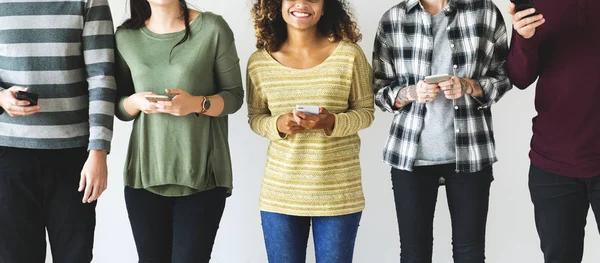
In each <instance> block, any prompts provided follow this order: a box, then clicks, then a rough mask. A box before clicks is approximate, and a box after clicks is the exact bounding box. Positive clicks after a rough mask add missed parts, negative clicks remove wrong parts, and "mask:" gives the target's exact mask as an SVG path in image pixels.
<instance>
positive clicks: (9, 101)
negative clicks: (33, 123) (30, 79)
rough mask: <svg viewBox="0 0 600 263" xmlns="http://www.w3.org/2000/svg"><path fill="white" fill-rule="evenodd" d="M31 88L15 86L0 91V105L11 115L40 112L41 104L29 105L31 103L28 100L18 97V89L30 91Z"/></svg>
mask: <svg viewBox="0 0 600 263" xmlns="http://www.w3.org/2000/svg"><path fill="white" fill-rule="evenodd" d="M28 90H29V88H25V87H19V86H13V87H11V88H9V89H4V90H2V91H0V107H2V108H3V109H4V111H6V113H8V115H10V116H11V117H15V116H27V115H31V114H34V113H38V112H40V106H39V105H36V106H28V105H29V104H30V103H29V101H26V100H18V99H17V98H16V94H17V91H28Z"/></svg>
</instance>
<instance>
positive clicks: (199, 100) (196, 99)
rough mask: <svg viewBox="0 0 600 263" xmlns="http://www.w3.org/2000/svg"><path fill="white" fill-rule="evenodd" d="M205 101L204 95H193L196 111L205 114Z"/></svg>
mask: <svg viewBox="0 0 600 263" xmlns="http://www.w3.org/2000/svg"><path fill="white" fill-rule="evenodd" d="M203 101H204V97H203V96H194V97H193V103H194V108H193V110H194V113H196V114H203V113H204V112H203V109H204V107H203V105H202V102H203Z"/></svg>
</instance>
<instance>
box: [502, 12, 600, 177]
mask: <svg viewBox="0 0 600 263" xmlns="http://www.w3.org/2000/svg"><path fill="white" fill-rule="evenodd" d="M533 2H534V4H535V5H536V7H537V10H538V12H540V13H541V14H543V15H544V18H545V19H546V23H545V24H544V25H542V26H541V27H539V28H538V30H537V32H536V34H535V35H534V37H533V38H531V39H524V38H522V37H521V36H520V35H518V34H517V33H516V32H514V30H513V38H512V45H511V50H510V53H509V56H508V61H507V62H508V76H509V77H510V79H511V81H512V83H513V84H514V85H515V86H517V88H520V89H525V88H527V87H528V86H529V85H531V84H532V83H533V82H534V81H535V80H536V78H538V77H539V80H538V83H537V90H536V95H535V108H536V110H537V113H538V115H537V117H535V118H533V138H532V141H531V151H530V153H529V157H530V158H531V161H532V163H533V164H534V165H535V166H537V167H539V168H541V169H543V170H546V171H548V172H552V173H555V174H559V175H564V176H569V177H578V178H585V177H592V176H598V175H600V0H572V1H565V0H537V1H536V0H533Z"/></svg>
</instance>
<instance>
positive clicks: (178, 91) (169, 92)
mask: <svg viewBox="0 0 600 263" xmlns="http://www.w3.org/2000/svg"><path fill="white" fill-rule="evenodd" d="M165 91H166V92H167V94H171V95H179V94H181V90H180V89H166V90H165Z"/></svg>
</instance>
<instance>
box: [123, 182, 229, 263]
mask: <svg viewBox="0 0 600 263" xmlns="http://www.w3.org/2000/svg"><path fill="white" fill-rule="evenodd" d="M226 197H227V189H225V188H222V187H217V188H214V189H211V190H207V191H203V192H200V193H196V194H193V195H190V196H183V197H164V196H160V195H157V194H154V193H151V192H149V191H147V190H144V189H133V188H129V187H125V203H126V205H127V213H128V214H129V222H130V223H131V229H132V230H133V238H134V240H135V245H136V247H137V252H138V257H139V262H140V263H151V262H156V263H169V262H172V263H192V262H193V263H199V262H209V260H210V254H211V252H212V249H213V244H214V242H215V237H216V236H217V230H218V229H219V223H220V222H221V216H222V215H223V210H224V209H225V198H226Z"/></svg>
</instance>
